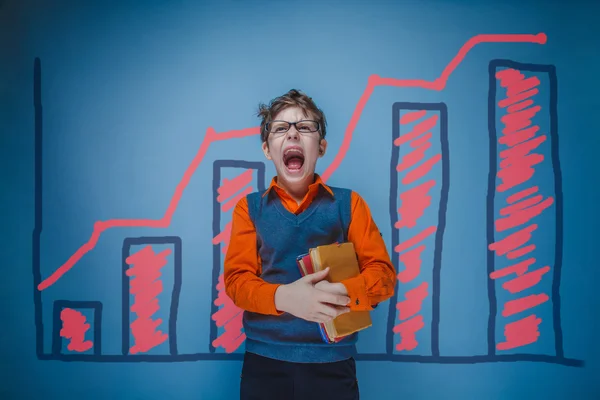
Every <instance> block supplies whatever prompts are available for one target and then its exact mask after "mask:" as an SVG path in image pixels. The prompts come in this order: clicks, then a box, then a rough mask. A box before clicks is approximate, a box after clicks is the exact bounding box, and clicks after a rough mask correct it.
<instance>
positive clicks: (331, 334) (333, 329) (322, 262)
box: [296, 242, 372, 343]
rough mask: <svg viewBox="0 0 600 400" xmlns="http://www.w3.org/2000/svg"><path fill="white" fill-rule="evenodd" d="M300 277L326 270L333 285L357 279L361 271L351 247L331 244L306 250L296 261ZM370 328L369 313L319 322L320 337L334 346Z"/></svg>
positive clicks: (347, 315) (363, 312)
mask: <svg viewBox="0 0 600 400" xmlns="http://www.w3.org/2000/svg"><path fill="white" fill-rule="evenodd" d="M296 261H297V263H298V268H299V269H300V273H301V274H302V276H304V275H308V274H312V273H315V272H318V271H322V270H324V269H325V268H327V267H329V273H328V274H327V277H326V278H325V279H326V280H327V281H329V282H332V283H337V282H341V281H343V280H345V279H348V278H352V277H355V276H358V275H359V274H360V268H359V266H358V259H357V257H356V251H355V249H354V244H352V243H351V242H346V243H341V244H338V243H334V244H329V245H324V246H317V247H315V248H312V249H309V251H308V253H306V254H302V255H300V256H298V257H297V259H296ZM371 325H372V321H371V314H370V312H369V311H350V312H347V313H345V314H342V315H339V316H337V317H336V318H335V319H333V320H332V321H330V322H326V323H319V329H320V331H321V337H322V338H323V341H324V342H326V343H337V342H340V341H341V340H343V339H344V337H346V336H348V335H351V334H353V333H355V332H358V331H361V330H363V329H366V328H368V327H370V326H371Z"/></svg>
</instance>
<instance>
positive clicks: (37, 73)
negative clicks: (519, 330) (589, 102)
mask: <svg viewBox="0 0 600 400" xmlns="http://www.w3.org/2000/svg"><path fill="white" fill-rule="evenodd" d="M493 42H501V43H509V42H512V43H537V44H545V43H546V35H545V34H543V33H542V34H537V35H512V34H508V35H503V34H498V35H477V36H474V37H472V38H471V39H469V40H468V41H467V42H466V43H465V44H464V45H463V46H462V47H461V48H460V50H459V52H458V54H457V55H456V56H455V57H454V58H453V59H452V60H451V62H450V63H449V64H448V65H447V66H446V67H445V68H444V70H443V71H442V73H441V75H440V76H439V77H438V78H436V79H435V80H433V81H426V80H418V79H413V80H401V79H393V78H381V77H379V76H377V75H371V76H370V77H369V79H368V85H367V87H366V89H365V91H364V92H363V94H362V95H361V97H360V99H359V102H358V104H357V106H356V107H355V109H354V111H353V113H352V117H351V120H350V122H349V124H348V126H347V128H346V130H345V133H344V139H343V143H342V145H341V147H340V151H339V152H338V153H337V154H336V156H335V159H334V161H333V162H332V163H331V164H330V165H329V167H328V168H327V169H326V171H325V172H324V173H323V174H322V177H323V180H324V181H326V180H327V179H328V177H329V176H330V175H331V174H332V173H333V172H334V171H335V170H336V169H337V167H338V166H339V164H340V163H341V161H342V159H343V158H344V156H345V153H346V152H347V150H348V148H349V145H350V142H351V139H352V133H353V131H354V129H355V127H356V124H357V123H358V120H359V119H360V115H361V113H362V110H363V109H364V107H365V104H366V103H367V101H368V99H369V97H370V96H371V94H372V92H373V90H374V89H375V87H377V86H395V87H421V88H425V89H429V90H438V91H440V90H442V89H443V88H444V87H445V85H446V82H447V80H448V78H449V76H450V75H451V73H452V72H453V71H454V69H455V68H456V67H457V66H458V65H459V64H460V63H461V62H462V60H463V59H464V57H465V56H466V55H467V53H468V52H469V51H470V50H471V49H472V48H473V47H474V46H475V45H477V44H480V43H493ZM555 83H556V82H555V81H554V84H555ZM397 104H405V105H406V104H410V103H397ZM412 104H416V103H412ZM394 106H395V105H394ZM554 107H555V108H556V105H555V104H554ZM34 109H35V113H34V115H35V117H34V118H35V127H34V131H35V193H34V196H35V227H34V230H33V257H32V263H33V278H34V279H33V281H34V303H35V322H36V353H37V355H38V358H39V359H61V360H64V361H73V360H81V361H100V362H104V361H107V362H121V361H122V362H132V361H134V362H135V361H195V360H240V359H241V355H240V354H223V353H196V354H177V351H176V340H175V344H174V345H171V346H170V348H171V353H172V354H170V355H148V354H141V355H135V356H132V355H123V354H121V355H119V354H114V355H112V354H106V355H98V356H96V355H95V354H94V355H89V354H78V355H74V354H61V355H59V356H57V355H56V354H52V353H50V354H46V353H44V351H43V323H42V314H41V313H42V310H41V292H42V291H43V290H44V289H45V288H47V287H49V286H51V285H52V284H53V283H55V282H56V281H57V280H58V279H59V278H60V277H61V276H62V275H63V274H64V273H66V272H67V271H68V270H69V269H70V268H72V267H73V266H74V265H75V264H76V263H77V261H79V259H80V258H81V257H83V255H85V254H86V253H87V252H89V251H91V250H92V249H93V248H94V247H95V245H96V243H97V241H98V240H99V238H100V235H101V233H102V232H103V231H105V230H107V229H110V228H113V227H121V226H131V227H136V226H137V227H155V228H165V227H168V226H169V224H170V221H171V218H172V216H173V214H174V212H175V210H176V208H177V205H178V202H179V200H180V198H181V194H182V193H183V190H184V189H185V187H186V186H187V183H188V182H189V181H190V178H191V176H192V175H193V174H194V172H195V170H196V169H197V167H198V166H199V164H200V163H201V161H202V159H203V157H204V155H205V153H206V151H207V150H208V147H209V146H210V144H211V143H212V142H215V141H221V140H228V139H233V138H242V137H247V136H253V135H257V134H258V133H259V128H248V129H242V130H233V131H227V132H223V133H217V132H216V131H215V130H214V129H213V128H210V127H209V128H207V130H206V135H205V137H204V140H203V141H202V144H201V146H200V149H199V151H198V153H197V154H196V156H195V157H194V159H193V161H192V163H191V164H190V166H189V167H188V168H187V169H186V171H185V174H184V176H183V178H182V179H181V181H180V182H179V183H178V185H177V187H176V190H175V194H174V195H173V197H172V199H171V202H170V203H169V206H168V208H167V210H166V212H165V214H164V216H163V217H162V218H160V219H158V220H109V221H103V222H102V221H98V222H96V224H95V225H94V231H93V233H92V236H91V237H90V239H89V240H88V242H86V243H85V244H84V245H82V246H81V247H80V248H79V249H78V250H77V251H76V252H75V253H74V254H73V255H72V256H71V257H70V258H69V260H68V261H67V262H66V263H65V264H63V265H62V266H60V267H59V268H58V269H57V270H56V271H54V273H53V274H51V275H50V276H49V277H48V278H46V279H45V280H42V276H41V265H40V241H41V232H42V139H43V134H42V125H43V124H42V122H43V119H42V102H41V61H40V59H39V58H36V59H35V60H34ZM555 117H556V116H555ZM553 126H555V125H553ZM555 150H556V149H553V156H556V154H554V151H555ZM557 209H558V207H557ZM558 212H559V211H557V213H558ZM560 212H562V211H560ZM557 216H558V214H557ZM153 239H155V240H163V239H164V238H153ZM558 251H562V250H558V249H557V252H558ZM213 262H214V261H213ZM180 267H181V265H180ZM180 272H181V270H180ZM559 272H560V271H558V272H557V271H556V270H555V272H554V273H555V275H556V274H557V273H558V274H559ZM213 273H214V271H213ZM438 273H439V271H438ZM438 279H439V278H438ZM438 283H439V282H438ZM179 284H181V282H179ZM554 285H555V286H557V285H558V284H557V283H556V282H554ZM213 291H214V288H213ZM213 294H214V293H213ZM438 301H439V299H438ZM172 306H173V303H172ZM555 307H556V306H555ZM438 317H439V316H438ZM555 323H556V321H555ZM98 326H100V325H96V326H95V328H97V327H98ZM432 329H433V325H432ZM432 340H433V335H432ZM173 349H175V351H173ZM561 349H562V347H561ZM95 351H96V349H95ZM53 353H54V352H53ZM357 360H365V361H409V362H411V361H414V362H423V363H478V362H506V361H535V362H549V363H557V364H562V365H567V366H583V362H582V361H581V360H575V359H568V358H565V357H564V355H562V352H561V356H560V357H557V356H550V355H543V354H505V355H494V356H493V357H490V356H489V355H478V356H438V355H436V356H419V355H398V354H395V355H394V354H388V353H384V354H359V355H358V356H357Z"/></svg>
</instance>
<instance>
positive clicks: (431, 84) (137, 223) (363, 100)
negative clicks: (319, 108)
mask: <svg viewBox="0 0 600 400" xmlns="http://www.w3.org/2000/svg"><path fill="white" fill-rule="evenodd" d="M546 39H547V37H546V35H545V34H544V33H539V34H537V35H531V34H485V35H476V36H474V37H472V38H471V39H469V40H468V41H467V42H466V43H465V44H464V45H463V46H462V47H461V48H460V50H459V51H458V53H457V54H456V56H454V58H453V59H452V60H451V61H450V63H449V64H448V65H446V67H445V68H444V69H443V71H442V73H441V75H440V76H439V77H438V78H436V79H434V80H433V81H426V80H422V79H395V78H382V77H380V76H378V75H371V76H369V79H368V83H367V87H366V88H365V90H364V92H363V93H362V95H361V96H360V99H359V101H358V104H357V105H356V107H355V109H354V111H353V113H352V117H351V118H350V122H349V123H348V126H347V127H346V130H345V132H344V137H343V140H342V145H341V146H340V150H339V152H338V153H337V154H336V156H335V157H334V160H333V161H332V163H331V164H330V165H329V166H328V167H327V169H326V170H325V172H324V173H323V174H322V175H321V176H322V179H323V180H324V181H325V182H326V181H327V180H328V179H329V177H330V176H331V175H332V174H333V172H335V170H337V168H338V167H339V165H340V164H341V162H342V160H343V159H344V157H345V156H346V153H347V151H348V149H349V148H350V142H351V141H352V134H353V132H354V129H355V128H356V125H357V124H358V121H359V119H360V116H361V114H362V112H363V110H364V108H365V105H366V104H367V102H368V100H369V98H370V97H371V94H372V93H373V90H374V89H375V87H377V86H394V87H420V88H423V89H428V90H437V91H440V90H442V89H444V87H445V86H446V83H447V81H448V78H449V77H450V74H452V72H453V71H454V70H455V69H456V68H457V67H458V65H459V64H460V63H461V62H462V61H463V60H464V58H465V56H466V55H467V54H468V52H469V51H470V50H471V49H472V48H473V47H475V46H476V45H478V44H481V43H536V44H545V43H546ZM258 134H260V128H259V127H253V128H247V129H242V130H230V131H227V132H222V133H217V132H216V131H215V130H214V129H213V128H211V127H209V128H208V129H207V130H206V135H205V136H204V139H203V141H202V144H201V145H200V149H199V150H198V153H196V156H195V157H194V159H193V160H192V162H191V164H190V166H189V167H188V168H187V170H186V171H185V173H184V174H183V178H182V179H181V181H180V182H179V183H178V184H177V187H176V188H175V193H174V195H173V197H172V198H171V201H170V203H169V206H168V207H167V210H166V212H165V214H164V215H163V217H162V218H160V219H111V220H108V221H97V222H96V223H95V224H94V230H93V232H92V235H91V237H90V238H89V240H88V241H87V242H86V243H85V244H83V245H82V246H81V247H80V248H79V249H77V251H76V252H75V253H73V254H72V255H71V256H70V257H69V259H68V260H67V261H66V262H65V263H64V264H63V265H61V266H60V267H58V268H57V269H56V270H55V271H54V272H53V273H52V274H51V275H50V276H48V277H47V278H46V279H44V280H43V281H42V282H41V283H40V284H39V285H38V290H44V289H47V288H48V287H50V286H52V285H53V284H54V283H56V282H57V281H58V280H59V279H60V278H61V277H62V276H63V275H64V274H65V273H67V272H68V271H69V270H70V269H71V268H73V267H74V266H75V264H76V263H77V262H78V261H79V260H80V259H81V258H82V257H83V256H84V255H85V254H86V253H88V252H89V251H91V250H93V249H94V247H95V246H96V244H97V243H98V240H99V239H100V236H101V234H102V233H103V232H104V231H106V230H107V229H111V228H119V227H147V228H167V227H168V226H169V225H170V224H171V219H172V217H173V214H174V213H175V210H176V209H177V205H178V204H179V201H180V200H181V196H182V195H183V192H184V190H185V188H186V187H187V185H188V183H189V182H190V180H191V178H192V176H193V175H194V173H195V172H196V169H197V168H198V166H199V165H200V163H201V162H202V160H203V159H204V156H205V154H206V152H207V151H208V148H209V147H210V145H211V143H213V142H219V141H223V140H229V139H234V138H243V137H247V136H253V135H258Z"/></svg>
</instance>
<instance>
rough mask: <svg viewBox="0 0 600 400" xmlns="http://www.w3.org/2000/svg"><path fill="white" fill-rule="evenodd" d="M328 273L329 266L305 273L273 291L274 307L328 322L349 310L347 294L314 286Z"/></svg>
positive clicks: (315, 320)
mask: <svg viewBox="0 0 600 400" xmlns="http://www.w3.org/2000/svg"><path fill="white" fill-rule="evenodd" d="M328 273H329V268H326V269H324V270H323V271H319V272H315V273H314V274H310V275H306V276H304V277H302V278H300V279H298V280H297V281H296V282H294V283H290V284H288V285H282V286H279V287H278V288H277V290H276V291H275V308H277V309H278V310H279V311H283V312H287V313H290V314H292V315H294V316H296V317H298V318H302V319H304V320H306V321H312V322H328V321H331V320H332V319H334V318H335V317H337V316H338V315H340V314H343V313H346V312H348V311H350V308H348V307H346V305H347V304H348V302H349V301H350V298H349V297H348V296H345V295H342V294H339V293H332V292H330V291H326V290H319V289H317V288H315V284H316V283H317V282H320V281H322V280H323V279H324V278H325V277H326V276H327V274H328Z"/></svg>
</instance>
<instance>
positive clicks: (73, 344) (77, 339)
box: [60, 308, 94, 352]
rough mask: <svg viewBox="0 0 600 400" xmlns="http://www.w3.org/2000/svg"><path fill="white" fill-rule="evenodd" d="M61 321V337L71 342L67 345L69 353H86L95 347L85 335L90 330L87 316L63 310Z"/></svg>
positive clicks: (70, 309) (66, 309) (71, 310)
mask: <svg viewBox="0 0 600 400" xmlns="http://www.w3.org/2000/svg"><path fill="white" fill-rule="evenodd" d="M60 319H61V321H62V328H61V330H60V336H61V337H63V338H65V339H68V340H69V344H68V345H67V349H68V350H69V351H76V352H84V351H88V350H89V349H91V348H92V347H93V346H94V342H92V341H91V340H85V333H86V332H87V331H88V330H89V329H90V324H88V323H87V322H86V318H85V315H83V314H82V313H80V312H79V311H77V310H73V309H72V308H63V309H62V311H61V312H60Z"/></svg>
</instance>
